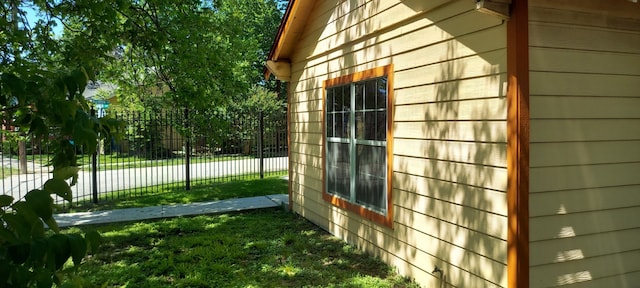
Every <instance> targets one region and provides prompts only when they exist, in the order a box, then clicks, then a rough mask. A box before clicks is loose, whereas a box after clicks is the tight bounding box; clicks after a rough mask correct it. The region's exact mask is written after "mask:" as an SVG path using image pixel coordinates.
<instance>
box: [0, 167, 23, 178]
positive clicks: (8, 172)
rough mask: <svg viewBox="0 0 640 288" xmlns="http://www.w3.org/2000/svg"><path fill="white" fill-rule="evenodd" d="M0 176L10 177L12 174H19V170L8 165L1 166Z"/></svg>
mask: <svg viewBox="0 0 640 288" xmlns="http://www.w3.org/2000/svg"><path fill="white" fill-rule="evenodd" d="M0 173H2V174H0V178H2V179H4V178H7V177H11V176H13V175H19V174H20V170H18V169H13V168H8V167H2V171H0Z"/></svg>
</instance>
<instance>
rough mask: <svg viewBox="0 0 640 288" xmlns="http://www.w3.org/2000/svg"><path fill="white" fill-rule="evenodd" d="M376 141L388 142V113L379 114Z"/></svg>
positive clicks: (381, 112)
mask: <svg viewBox="0 0 640 288" xmlns="http://www.w3.org/2000/svg"><path fill="white" fill-rule="evenodd" d="M376 122H377V123H376V135H375V140H378V141H387V111H380V112H377V116H376Z"/></svg>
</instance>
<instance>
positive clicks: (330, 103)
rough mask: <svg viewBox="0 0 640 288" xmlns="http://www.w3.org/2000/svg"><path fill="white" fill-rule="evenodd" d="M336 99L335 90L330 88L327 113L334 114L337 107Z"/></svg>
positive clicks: (328, 90)
mask: <svg viewBox="0 0 640 288" xmlns="http://www.w3.org/2000/svg"><path fill="white" fill-rule="evenodd" d="M334 101H335V98H334V89H333V88H329V89H327V102H326V104H325V105H327V113H329V112H333V110H334V107H335V105H334V104H335V102H334Z"/></svg>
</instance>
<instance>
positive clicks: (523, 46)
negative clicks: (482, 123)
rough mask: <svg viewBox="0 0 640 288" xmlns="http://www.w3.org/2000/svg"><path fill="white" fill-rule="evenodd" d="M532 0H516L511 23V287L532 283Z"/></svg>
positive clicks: (509, 124)
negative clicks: (530, 184)
mask: <svg viewBox="0 0 640 288" xmlns="http://www.w3.org/2000/svg"><path fill="white" fill-rule="evenodd" d="M528 10H529V9H528V0H515V1H513V2H512V12H511V19H510V20H509V21H508V23H507V75H508V88H507V134H508V135H507V137H508V138H507V172H508V184H507V185H508V188H507V205H508V232H507V233H508V234H507V249H508V252H507V253H508V254H507V275H508V287H511V288H526V287H529V17H528V13H529V11H528Z"/></svg>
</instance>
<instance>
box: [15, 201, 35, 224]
mask: <svg viewBox="0 0 640 288" xmlns="http://www.w3.org/2000/svg"><path fill="white" fill-rule="evenodd" d="M13 209H15V210H16V212H17V214H18V215H19V216H21V217H22V219H24V220H25V221H26V222H27V225H28V226H27V227H31V226H33V224H34V223H36V222H40V218H39V217H38V215H37V214H36V212H35V211H33V208H32V207H31V205H29V204H28V203H26V202H24V201H20V202H17V203H15V204H13ZM29 229H31V228H29Z"/></svg>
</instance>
